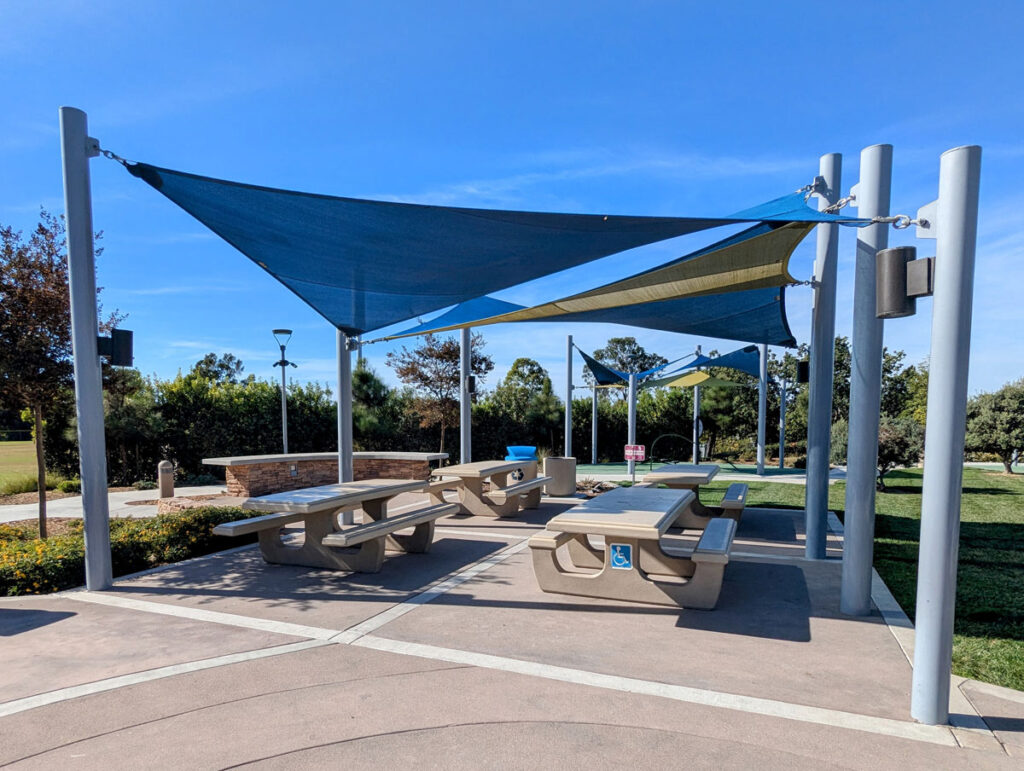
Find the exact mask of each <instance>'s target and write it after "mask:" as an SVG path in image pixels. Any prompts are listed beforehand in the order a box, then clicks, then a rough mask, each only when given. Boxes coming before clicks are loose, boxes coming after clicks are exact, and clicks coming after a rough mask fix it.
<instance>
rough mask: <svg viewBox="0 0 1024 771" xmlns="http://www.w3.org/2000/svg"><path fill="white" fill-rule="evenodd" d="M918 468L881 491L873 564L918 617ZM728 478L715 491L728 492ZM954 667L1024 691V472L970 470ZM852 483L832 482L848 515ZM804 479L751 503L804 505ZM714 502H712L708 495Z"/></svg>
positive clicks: (760, 490)
mask: <svg viewBox="0 0 1024 771" xmlns="http://www.w3.org/2000/svg"><path fill="white" fill-rule="evenodd" d="M921 479H922V472H921V470H920V469H906V470H902V471H894V472H891V473H889V474H887V475H886V483H887V488H888V489H887V491H886V492H884V493H878V495H877V496H876V505H875V509H876V511H877V515H876V518H875V569H876V570H878V573H879V575H881V577H882V579H883V580H884V581H885V583H886V584H887V585H888V587H889V589H890V590H891V591H892V593H893V595H895V597H896V599H897V601H898V602H899V603H900V605H901V606H902V607H903V610H904V611H905V612H906V614H907V615H908V616H909V617H910V618H911V620H913V618H914V610H915V608H914V605H915V602H916V593H917V552H918V539H919V538H920V534H921ZM726 487H728V482H718V483H715V484H713V485H711V486H710V489H711V490H716V489H717V490H720V491H722V492H724V491H725V488H726ZM963 489H964V495H963V502H962V505H961V513H960V564H959V570H958V573H957V595H956V622H955V628H954V641H953V671H954V672H955V673H956V674H958V675H961V676H963V677H971V678H975V679H977V680H983V681H985V682H989V683H996V684H997V685H1005V686H1007V687H1010V688H1016V689H1018V690H1024V475H1020V476H1012V477H1011V476H1005V475H1003V474H1001V473H995V472H992V471H986V470H983V469H976V468H965V469H964V482H963ZM845 495H846V485H845V484H844V483H843V482H837V483H836V484H834V485H832V486H831V487H830V488H829V508H831V509H832V510H833V511H835V512H836V514H837V515H838V516H839V518H840V519H843V514H844V511H843V507H844V505H845V504H844V501H845ZM803 499H804V488H803V485H785V484H771V483H766V482H751V483H750V492H749V494H748V499H747V505H748V506H773V507H784V508H790V507H792V508H803ZM709 500H714V497H713V496H709Z"/></svg>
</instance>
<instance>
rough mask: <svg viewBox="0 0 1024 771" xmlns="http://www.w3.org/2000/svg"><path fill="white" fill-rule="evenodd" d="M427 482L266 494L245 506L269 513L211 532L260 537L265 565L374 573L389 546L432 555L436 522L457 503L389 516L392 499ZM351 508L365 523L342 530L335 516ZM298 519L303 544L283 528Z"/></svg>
mask: <svg viewBox="0 0 1024 771" xmlns="http://www.w3.org/2000/svg"><path fill="white" fill-rule="evenodd" d="M426 484H427V483H426V482H424V481H422V480H414V479H365V480H362V481H360V482H344V483H341V484H334V485H322V486H320V487H308V488H306V489H304V490H290V491H287V492H282V493H274V494H272V495H263V496H260V497H258V498H250V499H249V500H247V501H245V503H243V504H242V508H243V509H248V510H251V511H264V512H269V513H266V514H263V515H261V516H257V517H252V518H250V519H243V520H238V521H236V522H225V523H223V524H220V525H217V527H215V528H214V529H213V532H214V533H215V534H216V535H226V536H238V535H245V534H247V533H256V534H257V535H258V537H259V544H260V551H261V552H262V553H263V559H265V560H266V561H267V562H274V563H280V564H284V565H305V566H308V567H324V568H332V569H336V570H349V571H354V572H359V573H376V572H378V571H379V570H380V569H381V566H382V564H383V561H384V552H385V550H386V548H388V547H390V548H391V549H393V550H398V551H404V552H415V553H424V552H427V551H429V550H430V545H431V543H432V542H433V539H434V522H435V520H437V519H438V518H439V517H444V516H447V515H449V514H454V513H456V512H457V511H458V509H459V507H458V506H456V505H455V504H453V503H440V504H437V503H433V502H432V503H431V505H429V506H427V507H425V508H421V509H416V510H415V511H409V512H403V513H401V514H398V515H396V516H388V513H387V503H388V501H389V500H390V499H391V498H393V497H394V496H396V495H399V494H400V493H405V492H422V491H423V489H424V488H425V487H426ZM353 508H362V510H363V513H364V517H363V519H364V521H363V523H362V524H359V525H355V526H354V527H347V528H340V527H339V525H338V522H337V515H338V514H339V513H340V512H343V511H345V510H350V509H353ZM300 521H301V522H303V523H304V527H305V537H304V539H303V542H302V544H301V545H291V544H286V543H284V541H282V540H281V528H283V527H284V526H285V525H289V524H291V523H293V522H300ZM410 527H411V528H414V529H413V532H412V533H411V534H399V533H398V532H397V531H399V530H404V529H408V528H410Z"/></svg>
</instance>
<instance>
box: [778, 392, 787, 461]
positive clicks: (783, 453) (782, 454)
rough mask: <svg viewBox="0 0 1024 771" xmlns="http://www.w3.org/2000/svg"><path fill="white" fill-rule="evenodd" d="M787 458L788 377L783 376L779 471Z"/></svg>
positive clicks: (780, 400)
mask: <svg viewBox="0 0 1024 771" xmlns="http://www.w3.org/2000/svg"><path fill="white" fill-rule="evenodd" d="M785 459H786V378H782V394H781V396H780V399H779V471H781V470H782V469H784V468H785Z"/></svg>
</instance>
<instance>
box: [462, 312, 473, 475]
mask: <svg viewBox="0 0 1024 771" xmlns="http://www.w3.org/2000/svg"><path fill="white" fill-rule="evenodd" d="M472 353H473V337H472V332H471V330H470V329H469V327H466V328H465V329H462V330H459V381H460V382H461V383H462V388H461V389H460V390H459V463H470V462H471V461H472V460H473V457H472V456H473V401H472V394H470V392H469V382H470V380H469V379H470V377H472V375H473V369H472V360H471V358H470V357H471V356H472Z"/></svg>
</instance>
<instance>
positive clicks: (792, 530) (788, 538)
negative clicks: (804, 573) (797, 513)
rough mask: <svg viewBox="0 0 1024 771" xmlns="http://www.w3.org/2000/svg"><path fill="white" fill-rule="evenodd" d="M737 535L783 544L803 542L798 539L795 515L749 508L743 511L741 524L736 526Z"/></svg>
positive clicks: (738, 536)
mask: <svg viewBox="0 0 1024 771" xmlns="http://www.w3.org/2000/svg"><path fill="white" fill-rule="evenodd" d="M736 537H737V538H742V539H744V540H755V541H773V542H775V543H782V544H793V543H801V542H800V541H799V540H798V539H797V531H796V523H795V521H794V518H793V517H790V516H784V515H779V514H774V513H772V512H769V511H763V510H760V511H759V510H758V509H747V510H746V511H745V512H743V518H742V519H741V520H740V525H739V527H738V528H736Z"/></svg>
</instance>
